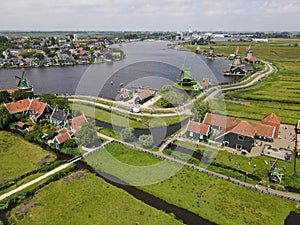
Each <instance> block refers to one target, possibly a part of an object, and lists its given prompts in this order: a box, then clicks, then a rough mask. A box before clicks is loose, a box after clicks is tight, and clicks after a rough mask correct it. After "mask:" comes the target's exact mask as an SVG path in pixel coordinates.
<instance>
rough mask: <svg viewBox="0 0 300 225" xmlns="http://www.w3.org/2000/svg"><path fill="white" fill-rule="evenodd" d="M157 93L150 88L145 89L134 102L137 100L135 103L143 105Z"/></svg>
mask: <svg viewBox="0 0 300 225" xmlns="http://www.w3.org/2000/svg"><path fill="white" fill-rule="evenodd" d="M155 93H156V92H155V91H154V90H149V89H146V90H143V91H142V92H140V93H139V94H138V96H137V97H136V98H135V100H134V102H135V104H140V105H142V104H144V103H145V102H147V101H148V100H150V99H151V98H153V97H154V96H155Z"/></svg>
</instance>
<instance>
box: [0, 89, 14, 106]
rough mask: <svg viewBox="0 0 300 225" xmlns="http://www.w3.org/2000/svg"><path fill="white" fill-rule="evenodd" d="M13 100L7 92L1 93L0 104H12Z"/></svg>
mask: <svg viewBox="0 0 300 225" xmlns="http://www.w3.org/2000/svg"><path fill="white" fill-rule="evenodd" d="M11 101H12V99H11V97H10V94H9V93H8V92H7V91H0V104H1V103H7V102H11Z"/></svg>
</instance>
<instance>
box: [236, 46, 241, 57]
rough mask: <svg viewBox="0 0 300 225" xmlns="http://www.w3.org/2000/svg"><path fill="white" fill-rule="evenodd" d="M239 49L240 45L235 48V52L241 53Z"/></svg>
mask: <svg viewBox="0 0 300 225" xmlns="http://www.w3.org/2000/svg"><path fill="white" fill-rule="evenodd" d="M239 49H240V47H239V46H237V47H236V49H235V54H236V55H237V54H239Z"/></svg>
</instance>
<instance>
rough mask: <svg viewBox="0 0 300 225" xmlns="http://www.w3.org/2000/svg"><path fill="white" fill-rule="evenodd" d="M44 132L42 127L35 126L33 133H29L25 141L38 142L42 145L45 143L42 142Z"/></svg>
mask: <svg viewBox="0 0 300 225" xmlns="http://www.w3.org/2000/svg"><path fill="white" fill-rule="evenodd" d="M43 135H44V134H43V130H42V128H41V127H40V126H38V125H35V126H34V127H33V130H32V131H29V132H28V133H27V134H26V135H25V139H26V140H27V141H29V142H36V143H41V142H43V140H42V136H43Z"/></svg>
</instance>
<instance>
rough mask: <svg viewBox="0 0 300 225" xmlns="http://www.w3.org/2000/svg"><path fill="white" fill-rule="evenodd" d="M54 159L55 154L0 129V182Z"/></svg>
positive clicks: (16, 176) (12, 178)
mask: <svg viewBox="0 0 300 225" xmlns="http://www.w3.org/2000/svg"><path fill="white" fill-rule="evenodd" d="M54 160H55V155H54V154H52V153H50V152H47V151H45V150H44V149H42V148H41V147H39V146H37V145H34V144H31V143H29V142H27V141H25V140H23V139H21V138H20V137H17V136H15V135H14V134H12V133H10V132H7V131H0V177H1V180H0V183H2V182H3V183H4V182H6V181H9V180H14V179H15V178H18V177H20V176H21V175H23V174H26V173H28V172H31V171H33V170H35V169H38V168H39V167H41V166H42V165H43V163H49V162H52V161H54Z"/></svg>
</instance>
